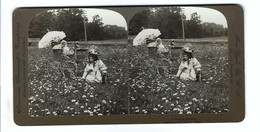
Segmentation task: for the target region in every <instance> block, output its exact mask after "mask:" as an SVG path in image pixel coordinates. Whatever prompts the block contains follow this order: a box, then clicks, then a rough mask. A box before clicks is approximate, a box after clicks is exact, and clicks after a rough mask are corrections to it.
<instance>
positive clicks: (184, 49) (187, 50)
mask: <svg viewBox="0 0 260 132" xmlns="http://www.w3.org/2000/svg"><path fill="white" fill-rule="evenodd" d="M182 50H183V51H184V52H188V53H192V52H193V50H192V49H191V48H190V47H184V48H183V49H182Z"/></svg>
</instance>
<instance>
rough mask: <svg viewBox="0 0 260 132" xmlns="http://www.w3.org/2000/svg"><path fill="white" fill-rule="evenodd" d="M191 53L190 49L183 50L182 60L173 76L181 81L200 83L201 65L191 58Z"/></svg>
mask: <svg viewBox="0 0 260 132" xmlns="http://www.w3.org/2000/svg"><path fill="white" fill-rule="evenodd" d="M192 53H193V50H191V49H190V47H186V48H184V49H183V54H182V56H183V59H182V61H181V64H180V66H179V70H178V72H177V74H176V75H175V76H176V77H179V78H180V79H182V80H191V81H195V80H197V81H200V79H199V78H200V76H201V64H200V62H199V61H198V60H197V59H196V58H195V57H193V55H192Z"/></svg>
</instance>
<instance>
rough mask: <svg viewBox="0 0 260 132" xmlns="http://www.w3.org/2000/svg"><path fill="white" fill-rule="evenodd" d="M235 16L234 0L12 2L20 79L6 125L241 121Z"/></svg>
mask: <svg viewBox="0 0 260 132" xmlns="http://www.w3.org/2000/svg"><path fill="white" fill-rule="evenodd" d="M228 11H229V12H228ZM235 12H236V13H235ZM242 13H243V12H242V10H241V8H240V7H239V6H236V5H230V6H224V5H222V6H221V5H216V6H214V5H212V6H174V5H168V6H166V5H165V6H144V7H141V6H140V7H134V6H129V7H128V6H126V7H60V8H41V9H39V8H30V9H29V8H28V9H27V8H21V9H17V10H16V12H15V13H14V17H13V19H14V20H13V26H14V28H13V31H14V38H13V40H14V53H13V55H14V76H15V77H16V78H17V79H20V78H22V77H24V78H23V79H20V80H22V81H19V82H18V81H17V80H14V93H15V94H14V99H15V100H14V106H15V108H16V109H15V110H14V114H15V122H17V124H20V125H38V124H41V125H47V124H48V125H52V124H104V123H105V124H112V123H116V124H118V123H165V122H168V123H171V122H172V123H176V122H221V121H239V120H242V118H243V115H244V96H243V95H244V76H243V75H244V73H243V70H244V69H243V64H244V63H243V62H244V60H243V44H244V43H243V21H242V20H243V15H242ZM231 16H232V17H231ZM25 17H27V18H25ZM21 18H23V19H24V21H21V20H23V19H21ZM27 19H28V20H27ZM235 21H236V22H235ZM20 39H21V40H22V41H21V42H23V43H21V42H20ZM18 40H19V41H18ZM21 44H23V46H22V47H24V48H19V46H18V47H17V46H16V45H21ZM238 53H240V54H239V55H238ZM21 54H22V55H23V54H25V55H26V57H27V58H26V57H25V58H24V60H20V59H17V58H19V56H20V55H21ZM237 62H240V63H239V64H238V63H237ZM19 69H21V70H19ZM22 71H23V72H22ZM238 71H240V72H238ZM234 115H238V116H234ZM46 117H48V118H46ZM218 117H221V118H218ZM22 119H24V120H26V121H25V122H23V121H22Z"/></svg>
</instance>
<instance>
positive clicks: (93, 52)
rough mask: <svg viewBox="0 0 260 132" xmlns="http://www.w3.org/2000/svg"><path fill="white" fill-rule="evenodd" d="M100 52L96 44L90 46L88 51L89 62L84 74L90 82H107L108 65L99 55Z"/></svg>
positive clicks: (85, 78) (83, 77) (84, 78)
mask: <svg viewBox="0 0 260 132" xmlns="http://www.w3.org/2000/svg"><path fill="white" fill-rule="evenodd" d="M98 55H99V52H98V51H97V47H96V46H92V47H90V49H89V51H88V62H87V64H86V67H85V69H84V73H83V76H82V79H83V80H86V81H87V82H88V83H105V81H106V75H107V67H106V65H105V64H104V63H103V61H102V60H100V59H99V57H98Z"/></svg>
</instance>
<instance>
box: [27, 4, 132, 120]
mask: <svg viewBox="0 0 260 132" xmlns="http://www.w3.org/2000/svg"><path fill="white" fill-rule="evenodd" d="M28 41H29V45H28V51H29V52H28V56H29V61H28V62H29V89H30V97H29V114H30V116H32V117H37V116H57V115H70V116H74V115H110V114H127V104H128V103H127V101H128V100H127V86H126V79H127V78H126V77H127V76H126V73H127V72H126V70H127V68H126V67H127V65H126V60H127V58H126V57H127V49H126V48H127V47H126V46H127V24H126V21H125V19H124V18H123V16H121V15H120V14H119V13H117V12H114V11H111V10H104V9H80V8H65V9H54V10H48V11H45V12H41V13H38V14H36V15H35V17H33V19H32V20H31V22H30V26H29V31H28Z"/></svg>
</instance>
